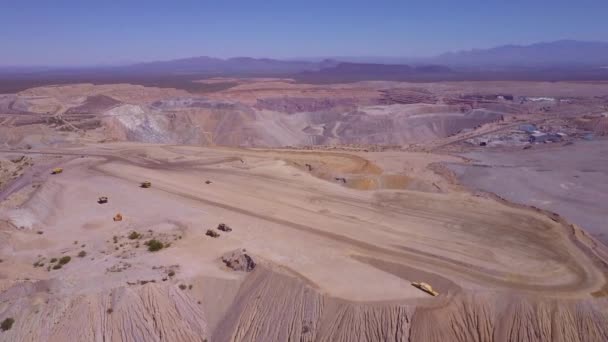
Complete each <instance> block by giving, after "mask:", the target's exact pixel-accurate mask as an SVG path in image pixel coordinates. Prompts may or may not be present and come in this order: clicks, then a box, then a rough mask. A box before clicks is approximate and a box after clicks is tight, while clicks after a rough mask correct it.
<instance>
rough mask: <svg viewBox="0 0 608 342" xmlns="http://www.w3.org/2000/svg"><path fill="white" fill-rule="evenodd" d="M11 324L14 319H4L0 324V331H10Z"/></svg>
mask: <svg viewBox="0 0 608 342" xmlns="http://www.w3.org/2000/svg"><path fill="white" fill-rule="evenodd" d="M13 323H15V319H13V318H12V317H9V318H5V319H4V321H2V324H0V329H2V331H7V330H10V329H11V328H12V327H13Z"/></svg>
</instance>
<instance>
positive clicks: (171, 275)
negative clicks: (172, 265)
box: [167, 271, 175, 277]
mask: <svg viewBox="0 0 608 342" xmlns="http://www.w3.org/2000/svg"><path fill="white" fill-rule="evenodd" d="M167 275H168V276H169V277H173V276H174V275H175V271H169V273H167Z"/></svg>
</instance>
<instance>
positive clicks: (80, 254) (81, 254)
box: [78, 251, 87, 258]
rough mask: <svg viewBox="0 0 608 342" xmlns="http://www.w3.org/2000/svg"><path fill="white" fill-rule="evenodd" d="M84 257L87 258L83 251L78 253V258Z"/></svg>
mask: <svg viewBox="0 0 608 342" xmlns="http://www.w3.org/2000/svg"><path fill="white" fill-rule="evenodd" d="M85 256H87V252H85V251H80V253H78V257H79V258H84V257H85Z"/></svg>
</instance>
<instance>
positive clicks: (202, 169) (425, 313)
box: [0, 78, 608, 342]
mask: <svg viewBox="0 0 608 342" xmlns="http://www.w3.org/2000/svg"><path fill="white" fill-rule="evenodd" d="M198 82H201V83H205V84H222V85H225V86H223V87H218V89H217V90H214V91H206V92H196V91H186V90H182V89H174V88H155V87H145V86H141V85H132V84H105V85H93V84H68V85H56V86H44V87H35V88H30V89H27V90H23V91H20V92H17V93H10V94H3V95H0V321H1V322H0V323H1V326H0V327H1V330H2V331H0V341H201V342H202V341H213V342H216V341H440V342H445V341H463V342H465V341H466V342H468V341H564V342H570V341H607V340H608V247H606V244H607V243H608V226H606V224H607V222H608V219H607V218H608V197H606V196H607V195H606V194H607V193H608V188H607V186H608V159H606V158H607V156H608V152H607V151H608V139H607V138H606V135H608V83H605V82H595V83H592V82H435V83H406V82H388V81H367V82H355V83H348V84H325V85H311V84H306V83H301V82H295V81H294V80H291V79H285V78H248V79H240V78H230V79H229V78H212V79H206V80H201V81H198Z"/></svg>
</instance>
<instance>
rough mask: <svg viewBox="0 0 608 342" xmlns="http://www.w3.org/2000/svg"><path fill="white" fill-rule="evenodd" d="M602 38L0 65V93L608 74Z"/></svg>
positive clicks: (539, 78)
mask: <svg viewBox="0 0 608 342" xmlns="http://www.w3.org/2000/svg"><path fill="white" fill-rule="evenodd" d="M607 67H608V42H581V41H573V40H561V41H555V42H549V43H537V44H531V45H523V46H520V45H505V46H499V47H495V48H491V49H475V50H470V51H460V52H450V53H445V54H442V55H439V56H435V57H428V58H405V57H404V58H399V57H390V58H389V57H340V58H339V59H335V58H333V59H332V58H325V59H324V58H316V59H303V60H279V59H270V58H250V57H237V58H229V59H221V58H214V57H206V56H202V57H193V58H184V59H176V60H169V61H159V62H148V63H136V64H130V65H124V66H104V67H88V68H83V67H72V68H53V67H40V66H39V67H31V68H28V67H1V66H0V93H2V92H14V91H18V90H22V89H27V88H28V87H32V86H37V85H44V84H60V83H76V82H92V83H124V82H126V83H135V84H143V85H149V86H161V87H172V88H182V89H187V90H189V91H200V90H201V89H200V88H201V87H202V85H201V83H196V82H192V81H194V80H200V79H203V78H208V77H215V76H227V77H253V76H256V77H291V78H294V79H296V80H298V81H300V82H308V83H337V82H355V81H366V80H390V81H414V82H416V81H428V82H432V81H465V80H487V81H490V80H535V81H557V80H587V81H599V80H608V68H607Z"/></svg>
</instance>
